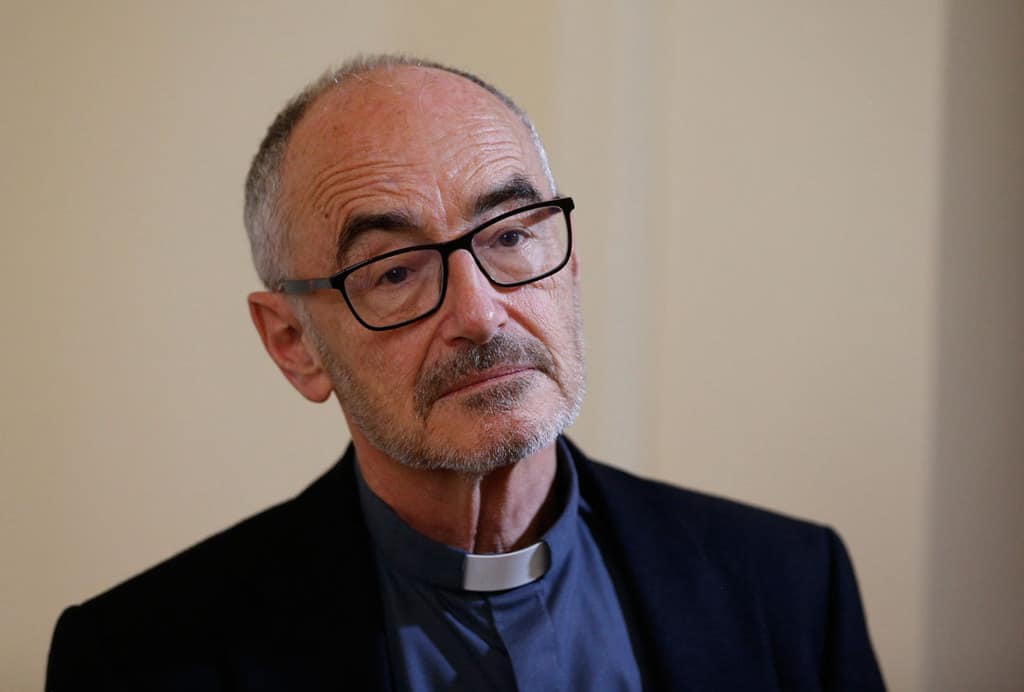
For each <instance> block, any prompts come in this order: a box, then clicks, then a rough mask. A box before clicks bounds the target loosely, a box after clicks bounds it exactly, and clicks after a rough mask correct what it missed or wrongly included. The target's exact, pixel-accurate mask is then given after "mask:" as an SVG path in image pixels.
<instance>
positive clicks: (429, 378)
mask: <svg viewBox="0 0 1024 692" xmlns="http://www.w3.org/2000/svg"><path fill="white" fill-rule="evenodd" d="M499 365H506V366H511V367H528V368H534V369H536V370H539V371H540V372H542V373H544V374H545V375H547V376H548V377H550V378H552V379H553V380H555V381H556V382H557V381H558V378H557V377H556V370H557V366H556V365H555V359H554V357H553V356H552V355H551V351H549V350H548V349H547V347H545V346H544V344H542V343H541V342H540V340H539V339H535V338H533V337H528V336H523V337H519V336H511V335H509V334H504V333H502V332H498V333H497V334H495V335H494V337H493V338H492V339H491V340H490V341H488V342H486V343H483V344H470V345H469V346H466V347H465V348H464V349H462V350H460V351H456V352H454V353H453V354H452V355H451V356H450V357H448V358H446V359H445V360H443V361H439V362H438V363H435V364H434V365H432V366H431V367H430V368H429V369H427V370H424V371H423V372H422V373H421V374H420V376H419V377H417V378H416V387H415V392H414V394H413V399H414V404H415V406H416V411H417V413H418V414H419V415H420V416H421V417H423V418H425V417H426V415H427V412H428V411H429V409H430V406H431V404H433V403H434V402H435V401H437V400H438V399H440V398H441V397H442V396H443V395H444V393H445V392H447V391H449V390H451V389H453V388H454V387H456V386H458V384H459V383H460V382H461V381H463V380H465V379H466V378H468V377H470V376H472V375H474V374H475V373H478V372H483V371H485V370H490V369H491V368H494V367H497V366H499Z"/></svg>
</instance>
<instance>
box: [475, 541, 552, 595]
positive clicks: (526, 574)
mask: <svg viewBox="0 0 1024 692" xmlns="http://www.w3.org/2000/svg"><path fill="white" fill-rule="evenodd" d="M550 566H551V549H550V548H548V544H547V543H545V542H544V541H540V542H539V543H534V544H533V545H531V546H528V547H526V548H523V549H521V550H516V551H515V552H511V553H498V554H495V555H482V554H478V553H466V556H465V558H464V559H463V562H462V588H463V589H465V590H466V591H506V590H508V589H515V588H518V587H520V586H525V585H527V584H529V583H530V582H533V581H537V580H538V579H540V578H541V577H543V576H544V574H545V573H546V572H547V571H548V567H550Z"/></svg>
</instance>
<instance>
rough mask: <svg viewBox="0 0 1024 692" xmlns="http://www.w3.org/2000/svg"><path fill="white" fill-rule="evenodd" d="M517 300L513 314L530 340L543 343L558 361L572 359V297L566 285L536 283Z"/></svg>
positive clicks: (559, 283)
mask: <svg viewBox="0 0 1024 692" xmlns="http://www.w3.org/2000/svg"><path fill="white" fill-rule="evenodd" d="M524 288H527V289H531V290H528V291H523V292H522V293H521V295H520V296H517V298H518V300H517V301H516V312H517V313H518V315H519V317H520V320H519V321H520V322H521V323H522V324H523V326H524V327H525V328H526V329H527V331H529V332H530V333H531V334H532V335H533V336H535V337H537V338H538V339H540V340H541V341H543V342H544V343H545V344H546V345H547V347H548V348H549V349H551V351H552V352H553V353H554V355H555V358H557V359H558V360H560V361H563V363H562V364H564V361H565V360H566V359H569V358H572V357H573V353H572V350H573V348H574V347H573V345H572V341H573V332H574V329H575V325H576V318H575V302H574V301H575V297H574V293H573V290H574V289H573V285H572V283H571V282H569V281H560V282H551V283H547V282H538V283H537V284H530V285H528V286H525V287H524Z"/></svg>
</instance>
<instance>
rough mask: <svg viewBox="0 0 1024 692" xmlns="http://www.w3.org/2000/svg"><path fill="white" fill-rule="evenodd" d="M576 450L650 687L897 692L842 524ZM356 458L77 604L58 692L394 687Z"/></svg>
mask: <svg viewBox="0 0 1024 692" xmlns="http://www.w3.org/2000/svg"><path fill="white" fill-rule="evenodd" d="M570 450H571V452H572V455H573V458H574V459H575V461H576V464H577V471H578V474H579V482H580V492H581V494H582V495H583V497H585V498H586V500H587V502H588V503H590V505H591V506H592V507H593V509H594V514H595V515H596V516H597V517H600V518H601V520H600V521H599V523H598V524H597V525H596V527H595V537H596V538H597V540H598V542H599V545H600V548H601V550H602V553H603V554H604V557H605V560H606V561H607V562H608V564H609V565H610V568H611V570H612V572H613V574H614V576H615V577H616V588H617V589H618V590H619V592H620V600H621V601H622V603H623V607H624V609H625V610H626V612H627V616H628V618H629V619H630V621H631V623H632V624H633V628H634V630H635V631H634V633H633V636H634V638H635V642H634V648H635V649H636V652H637V655H638V657H639V663H640V666H641V670H642V671H643V672H644V684H645V687H646V688H648V689H652V690H851V691H856V692H870V691H871V690H881V689H884V685H883V683H882V678H881V675H880V673H879V670H878V665H877V663H876V662H875V657H874V654H873V653H872V649H871V644H870V641H869V639H868V634H867V629H866V626H865V622H864V613H863V610H862V608H861V603H860V597H859V595H858V591H857V584H856V581H855V579H854V575H853V569H852V567H851V565H850V561H849V558H848V557H847V554H846V551H845V550H844V548H843V545H842V542H841V541H840V539H839V537H838V536H837V535H836V534H835V533H834V532H833V531H832V530H831V529H828V528H825V527H822V526H817V525H814V524H810V523H806V522H802V521H797V520H794V519H790V518H787V517H783V516H780V515H777V514H773V513H770V512H766V511H763V510H759V509H754V508H751V507H748V506H745V505H741V504H738V503H735V502H731V501H728V500H723V499H719V498H714V497H710V496H707V495H702V494H698V493H694V492H691V491H687V490H681V489H678V488H674V487H671V486H668V485H664V484H661V483H655V482H651V481H646V480H642V479H639V478H637V477H635V476H632V475H629V474H627V473H624V472H622V471H618V470H615V469H613V468H611V467H608V466H604V465H602V464H598V463H596V462H592V461H590V460H588V459H587V458H586V457H585V456H584V455H583V453H582V452H580V451H579V450H578V449H576V448H575V447H573V446H572V445H571V443H570ZM353 460H354V455H353V452H352V449H351V448H349V450H348V452H347V453H346V454H345V456H344V457H343V458H342V460H341V461H340V462H339V463H338V464H337V465H336V466H335V467H334V468H332V469H331V470H330V471H328V472H327V473H326V474H325V475H324V476H323V477H321V478H320V479H319V480H317V481H316V482H315V483H314V484H313V485H312V486H310V487H309V488H307V489H306V490H305V491H304V492H302V493H301V494H300V495H299V496H297V497H296V498H294V499H292V500H290V501H288V502H285V503H283V504H280V505H278V506H276V507H273V508H271V509H269V510H267V511H265V512H263V513H261V514H258V515H256V516H254V517H252V518H250V519H248V520H246V521H244V522H242V523H241V524H238V525H237V526H234V527H233V528H230V529H228V530H226V531H224V532H223V533H220V534H217V535H215V536H213V537H212V538H209V539H207V540H205V541H203V542H202V543H200V544H198V545H196V546H194V547H192V548H190V549H188V550H186V551H185V552H183V553H181V554H179V555H177V556H175V557H173V558H171V559H170V560H168V561H166V562H164V563H162V564H160V565H157V566H156V567H154V568H152V569H150V570H148V571H146V572H144V573H143V574H141V575H139V576H137V577H135V578H133V579H131V580H129V581H127V582H125V583H124V584H121V585H120V586H117V587H115V588H114V589H112V590H111V591H108V592H106V593H104V594H102V595H100V596H97V597H95V598H93V599H91V600H89V601H87V602H85V603H83V604H82V605H79V606H73V607H71V608H68V609H67V610H66V611H65V612H64V613H63V615H62V616H61V618H60V621H59V622H58V623H57V629H56V632H55V633H54V637H53V644H52V647H51V650H50V658H49V666H48V671H47V686H46V689H47V690H52V691H54V692H65V691H67V690H93V689H97V690H98V689H102V690H124V691H127V690H132V691H133V692H134V691H137V690H157V691H159V690H189V691H190V692H205V691H208V690H209V691H213V690H217V691H222V690H223V691H227V690H247V691H248V690H253V691H255V690H302V691H304V692H319V691H321V690H323V691H326V690H376V689H390V687H391V682H390V680H389V666H388V661H387V647H386V645H385V641H384V623H383V613H382V608H381V599H380V595H379V591H378V585H377V579H376V574H375V570H374V561H373V556H372V553H371V552H370V545H369V537H368V534H367V531H366V526H365V524H364V522H363V516H362V512H361V509H360V505H359V499H358V495H357V490H356V481H355V475H354V471H353V468H354V467H353V463H354V462H353Z"/></svg>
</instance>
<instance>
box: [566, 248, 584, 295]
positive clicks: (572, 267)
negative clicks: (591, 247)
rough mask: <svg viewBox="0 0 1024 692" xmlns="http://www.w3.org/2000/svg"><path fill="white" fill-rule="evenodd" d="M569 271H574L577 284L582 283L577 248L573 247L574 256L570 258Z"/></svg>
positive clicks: (573, 278)
mask: <svg viewBox="0 0 1024 692" xmlns="http://www.w3.org/2000/svg"><path fill="white" fill-rule="evenodd" d="M569 271H571V272H572V280H573V283H575V284H576V285H577V286H579V285H580V271H581V269H580V256H579V255H578V254H577V253H576V248H575V247H574V248H573V249H572V257H570V258H569Z"/></svg>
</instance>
